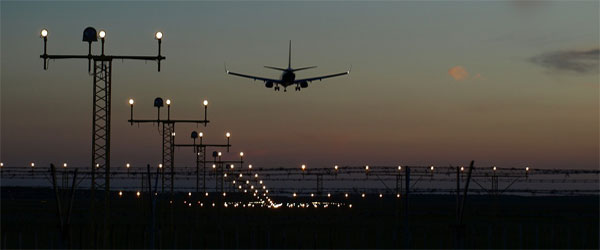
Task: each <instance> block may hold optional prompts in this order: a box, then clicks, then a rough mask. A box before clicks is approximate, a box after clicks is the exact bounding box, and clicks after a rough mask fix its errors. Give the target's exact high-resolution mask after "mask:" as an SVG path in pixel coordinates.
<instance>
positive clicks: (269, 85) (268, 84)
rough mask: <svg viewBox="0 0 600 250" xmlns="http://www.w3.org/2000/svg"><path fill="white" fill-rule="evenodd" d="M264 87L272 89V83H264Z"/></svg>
mask: <svg viewBox="0 0 600 250" xmlns="http://www.w3.org/2000/svg"><path fill="white" fill-rule="evenodd" d="M265 87H267V88H272V87H273V82H271V81H269V82H267V83H265Z"/></svg>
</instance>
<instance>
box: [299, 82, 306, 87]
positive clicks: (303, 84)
mask: <svg viewBox="0 0 600 250" xmlns="http://www.w3.org/2000/svg"><path fill="white" fill-rule="evenodd" d="M300 87H301V88H307V87H308V82H301V83H300Z"/></svg>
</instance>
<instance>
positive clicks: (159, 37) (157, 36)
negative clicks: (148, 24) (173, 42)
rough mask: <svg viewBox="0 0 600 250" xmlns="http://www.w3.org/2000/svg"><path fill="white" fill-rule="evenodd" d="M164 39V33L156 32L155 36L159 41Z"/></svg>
mask: <svg viewBox="0 0 600 250" xmlns="http://www.w3.org/2000/svg"><path fill="white" fill-rule="evenodd" d="M162 37H163V33H162V32H160V31H159V32H156V34H154V38H156V39H157V40H160V39H162Z"/></svg>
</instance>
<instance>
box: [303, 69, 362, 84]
mask: <svg viewBox="0 0 600 250" xmlns="http://www.w3.org/2000/svg"><path fill="white" fill-rule="evenodd" d="M348 74H350V71H346V72H343V73H337V74H331V75H326V76H317V77H311V78H304V79H297V80H295V81H294V83H300V82H312V81H316V80H319V81H321V80H323V79H326V78H331V77H336V76H343V75H348Z"/></svg>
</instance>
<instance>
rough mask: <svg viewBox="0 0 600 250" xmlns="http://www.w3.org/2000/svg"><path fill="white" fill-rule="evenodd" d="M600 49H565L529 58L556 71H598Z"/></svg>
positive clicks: (582, 72)
mask: <svg viewBox="0 0 600 250" xmlns="http://www.w3.org/2000/svg"><path fill="white" fill-rule="evenodd" d="M599 56H600V49H598V48H595V49H590V50H563V51H554V52H548V53H544V54H541V55H538V56H534V57H532V58H530V59H529V60H530V61H531V62H532V63H535V64H537V65H539V66H542V67H544V68H547V69H549V70H551V71H554V72H571V73H579V74H586V73H597V72H598V57H599Z"/></svg>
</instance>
